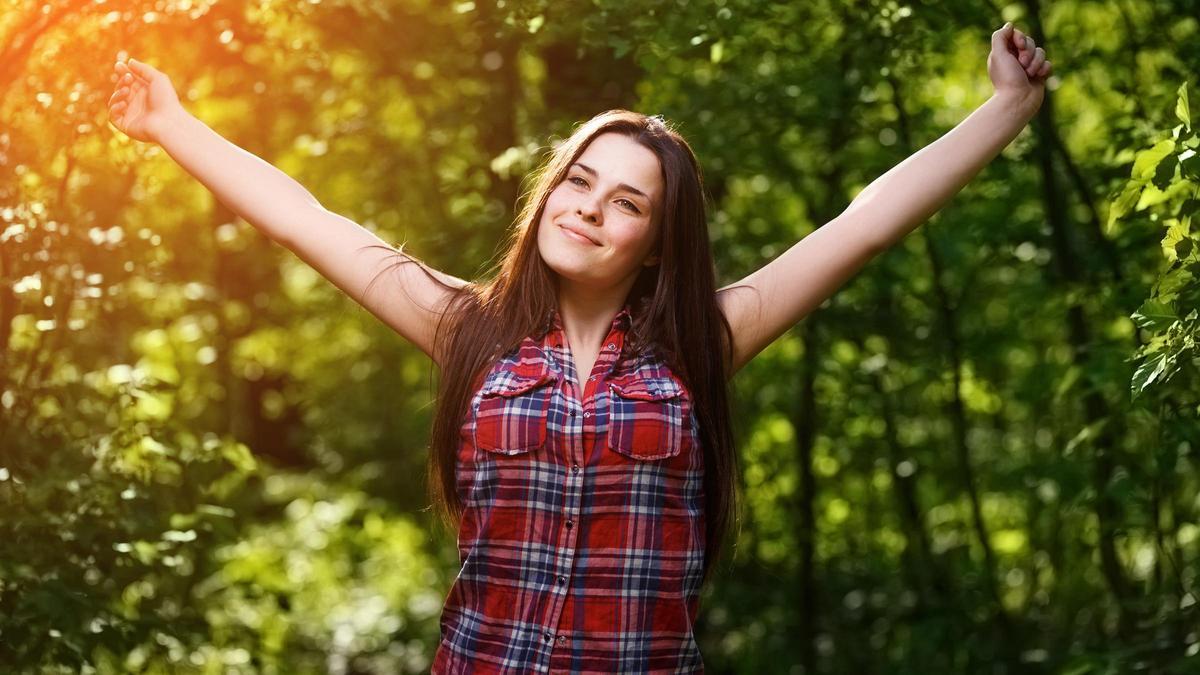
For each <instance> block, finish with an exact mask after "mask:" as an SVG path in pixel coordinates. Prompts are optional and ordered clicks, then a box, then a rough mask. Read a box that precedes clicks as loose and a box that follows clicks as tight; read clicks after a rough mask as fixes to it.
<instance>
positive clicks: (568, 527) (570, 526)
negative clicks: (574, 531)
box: [567, 520, 575, 530]
mask: <svg viewBox="0 0 1200 675" xmlns="http://www.w3.org/2000/svg"><path fill="white" fill-rule="evenodd" d="M574 526H575V521H573V520H568V521H567V529H568V530H569V529H571V528H572V527H574Z"/></svg>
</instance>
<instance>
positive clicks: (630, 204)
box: [617, 199, 641, 213]
mask: <svg viewBox="0 0 1200 675" xmlns="http://www.w3.org/2000/svg"><path fill="white" fill-rule="evenodd" d="M617 203H618V204H628V206H627V207H626V208H628V209H629V210H630V211H633V212H634V213H641V211H640V210H639V209H638V207H637V206H636V205H635V204H634V203H633V202H631V201H629V200H628V199H618V200H617Z"/></svg>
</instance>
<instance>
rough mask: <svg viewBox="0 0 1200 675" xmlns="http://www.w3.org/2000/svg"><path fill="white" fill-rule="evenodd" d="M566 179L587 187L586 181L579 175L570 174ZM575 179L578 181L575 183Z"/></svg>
mask: <svg viewBox="0 0 1200 675" xmlns="http://www.w3.org/2000/svg"><path fill="white" fill-rule="evenodd" d="M567 180H569V181H571V182H572V183H575V184H576V185H578V186H580V187H587V181H586V180H584V179H582V178H580V177H579V176H571V177H570V178H568V179H567ZM575 181H579V182H578V183H576V182H575Z"/></svg>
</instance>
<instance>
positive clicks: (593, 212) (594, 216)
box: [575, 196, 600, 223]
mask: <svg viewBox="0 0 1200 675" xmlns="http://www.w3.org/2000/svg"><path fill="white" fill-rule="evenodd" d="M575 213H576V214H577V215H578V216H579V217H580V219H582V220H586V221H587V222H589V223H595V222H598V221H599V220H600V205H599V204H598V203H597V200H596V198H595V197H591V196H588V197H581V198H580V200H579V205H578V206H576V207H575Z"/></svg>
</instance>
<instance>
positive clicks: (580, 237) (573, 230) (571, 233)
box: [559, 225, 600, 246]
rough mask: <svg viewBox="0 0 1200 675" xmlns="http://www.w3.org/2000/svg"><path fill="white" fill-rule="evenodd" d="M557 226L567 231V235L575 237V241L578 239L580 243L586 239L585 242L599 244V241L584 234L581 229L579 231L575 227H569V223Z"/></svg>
mask: <svg viewBox="0 0 1200 675" xmlns="http://www.w3.org/2000/svg"><path fill="white" fill-rule="evenodd" d="M559 227H561V228H562V229H563V231H564V232H566V233H568V234H567V236H568V237H570V238H572V239H575V241H578V242H579V243H581V244H582V243H584V242H585V241H586V242H589V243H591V244H592V245H593V246H599V245H600V242H598V241H596V240H595V239H592V238H591V237H589V236H588V235H586V234H584V233H583V232H582V231H580V230H579V229H577V228H574V227H571V226H570V225H559Z"/></svg>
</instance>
